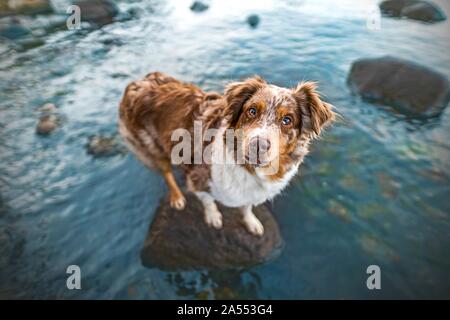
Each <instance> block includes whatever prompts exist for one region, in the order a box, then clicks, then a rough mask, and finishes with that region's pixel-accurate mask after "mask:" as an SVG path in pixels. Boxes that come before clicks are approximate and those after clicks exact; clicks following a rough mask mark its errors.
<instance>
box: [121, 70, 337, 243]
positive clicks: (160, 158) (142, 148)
mask: <svg viewBox="0 0 450 320" xmlns="http://www.w3.org/2000/svg"><path fill="white" fill-rule="evenodd" d="M119 118H120V119H119V130H120V133H121V135H122V137H123V139H124V140H125V142H126V144H127V146H128V147H129V149H130V150H131V151H132V152H133V153H134V154H135V155H136V156H137V158H138V159H139V160H140V161H141V162H142V163H143V164H144V165H145V166H147V167H148V168H150V169H154V170H158V171H159V172H160V173H161V174H162V176H163V177H164V179H165V181H166V183H167V186H168V188H169V194H170V204H171V206H172V207H174V208H176V209H179V210H181V209H183V208H184V206H185V204H186V200H185V198H184V196H183V194H182V192H181V190H180V188H179V186H178V184H177V182H176V180H175V178H174V175H173V172H172V165H173V164H174V162H176V164H177V165H178V166H179V167H180V168H181V169H182V171H183V173H184V175H185V179H186V184H187V189H188V190H189V191H190V192H193V193H194V194H195V195H196V196H197V197H198V199H199V200H200V201H201V202H202V204H203V206H204V218H205V222H206V223H207V224H208V225H210V226H212V227H214V228H217V229H220V228H221V227H222V214H221V213H220V212H219V210H218V208H217V206H216V201H219V202H221V203H222V204H223V205H225V206H228V207H239V208H240V211H241V212H242V217H243V222H244V224H245V226H246V228H247V230H248V231H249V232H251V233H252V234H255V235H258V236H261V235H263V233H264V227H263V225H262V224H261V222H260V221H259V220H258V218H257V217H256V216H255V215H254V214H253V212H252V207H253V206H256V205H259V204H261V203H263V202H265V201H266V200H268V199H271V198H273V197H274V196H276V195H277V194H279V193H280V192H281V191H282V190H283V189H284V188H285V187H286V186H287V184H288V183H289V181H290V180H291V179H292V177H293V176H294V175H295V174H296V173H297V170H298V167H299V165H300V164H301V163H302V161H303V159H304V157H305V156H306V154H307V153H308V146H309V143H310V141H311V140H312V139H314V138H316V137H318V136H319V135H320V133H321V131H322V129H323V128H324V127H325V126H326V125H328V124H330V123H331V122H332V121H333V120H334V118H335V113H334V112H333V107H332V106H331V105H330V104H328V103H326V102H324V101H322V100H321V98H320V96H319V94H318V93H317V91H316V85H315V83H313V82H302V83H299V84H298V85H297V86H296V87H295V88H292V89H287V88H281V87H278V86H275V85H271V84H268V83H267V82H265V81H264V80H263V79H262V78H260V77H257V76H255V77H252V78H248V79H246V80H244V81H241V82H232V83H230V84H228V85H227V86H226V88H225V92H224V94H223V95H220V94H218V93H207V92H204V91H202V90H201V89H199V88H198V87H196V86H194V85H192V84H187V83H183V82H181V81H179V80H177V79H175V78H172V77H170V76H167V75H165V74H163V73H160V72H154V73H150V74H148V75H147V76H146V77H145V78H144V79H142V80H140V81H135V82H132V83H131V84H129V85H128V86H127V88H126V90H125V94H124V96H123V99H122V101H121V104H120V116H119ZM199 126H200V129H201V132H202V133H201V134H202V135H203V136H202V137H200V140H199V139H196V138H195V135H196V134H198V133H197V132H196V127H199ZM180 129H181V130H182V132H187V133H190V134H191V136H194V139H190V140H189V143H188V148H184V149H182V151H181V152H178V153H176V155H177V156H179V157H181V158H182V159H184V160H185V161H182V162H180V161H174V152H173V150H174V149H175V148H176V146H177V144H178V143H179V141H178V140H176V139H174V135H173V134H174V132H177V130H178V132H179V130H180ZM211 131H213V132H214V135H213V136H209V137H206V135H208V133H210V132H211ZM230 132H231V135H230V134H229V133H230ZM230 137H231V139H228V138H230ZM198 141H200V144H201V148H200V150H209V151H210V152H209V153H206V152H205V155H204V154H200V156H201V159H202V161H201V162H200V163H199V162H198V161H193V160H195V159H194V158H196V156H197V155H198V150H199V148H198V145H196V143H197V144H198ZM230 141H231V143H230ZM192 150H193V152H190V154H188V152H189V151H192ZM196 150H197V151H196ZM196 152H197V154H196ZM225 158H226V161H224V159H225Z"/></svg>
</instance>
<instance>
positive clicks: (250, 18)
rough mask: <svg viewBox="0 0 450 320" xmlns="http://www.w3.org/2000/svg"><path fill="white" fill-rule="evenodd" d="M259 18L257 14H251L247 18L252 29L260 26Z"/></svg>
mask: <svg viewBox="0 0 450 320" xmlns="http://www.w3.org/2000/svg"><path fill="white" fill-rule="evenodd" d="M259 21H260V19H259V16H258V15H257V14H251V15H249V16H248V17H247V23H248V24H249V26H250V27H252V28H256V27H257V26H258V25H259Z"/></svg>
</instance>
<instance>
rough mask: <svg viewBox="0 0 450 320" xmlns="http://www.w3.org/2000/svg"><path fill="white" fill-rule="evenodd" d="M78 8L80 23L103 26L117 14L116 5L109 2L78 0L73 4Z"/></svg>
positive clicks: (102, 0)
mask: <svg viewBox="0 0 450 320" xmlns="http://www.w3.org/2000/svg"><path fill="white" fill-rule="evenodd" d="M74 4H75V5H77V6H79V7H80V10H81V21H82V22H84V21H87V22H90V23H93V24H95V25H98V26H103V25H105V24H109V23H111V22H113V21H114V17H116V16H117V15H118V14H119V9H118V8H117V6H116V4H115V3H114V2H112V1H109V0H78V1H75V2H74Z"/></svg>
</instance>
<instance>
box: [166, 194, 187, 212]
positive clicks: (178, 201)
mask: <svg viewBox="0 0 450 320" xmlns="http://www.w3.org/2000/svg"><path fill="white" fill-rule="evenodd" d="M170 206H171V207H172V208H175V209H177V210H183V209H184V207H185V206H186V198H185V197H184V196H183V194H177V195H174V194H171V195H170Z"/></svg>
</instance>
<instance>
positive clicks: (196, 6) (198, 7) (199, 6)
mask: <svg viewBox="0 0 450 320" xmlns="http://www.w3.org/2000/svg"><path fill="white" fill-rule="evenodd" d="M208 8H209V6H208V5H207V4H205V3H203V2H201V1H194V3H193V4H192V5H191V10H192V11H194V12H203V11H206V10H208Z"/></svg>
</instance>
